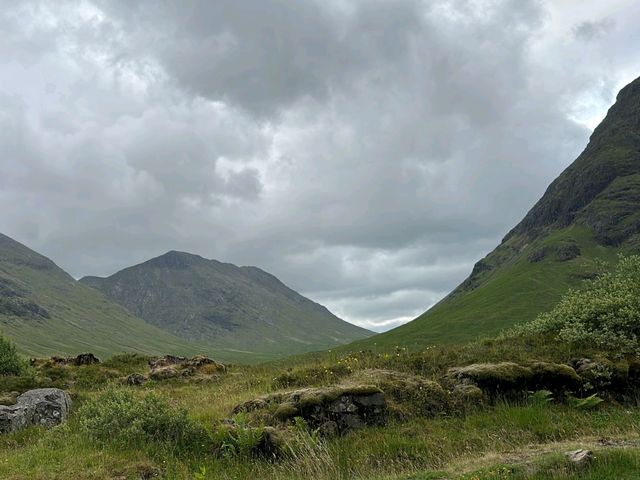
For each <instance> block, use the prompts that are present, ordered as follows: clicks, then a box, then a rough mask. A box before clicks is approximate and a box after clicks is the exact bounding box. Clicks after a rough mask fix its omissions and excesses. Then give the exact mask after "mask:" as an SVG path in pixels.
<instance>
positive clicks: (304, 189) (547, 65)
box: [0, 0, 640, 331]
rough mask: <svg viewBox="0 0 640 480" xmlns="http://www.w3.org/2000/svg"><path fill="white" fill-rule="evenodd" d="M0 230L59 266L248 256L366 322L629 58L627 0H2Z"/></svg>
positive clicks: (413, 286)
mask: <svg viewBox="0 0 640 480" xmlns="http://www.w3.org/2000/svg"><path fill="white" fill-rule="evenodd" d="M0 7H1V8H0V31H1V32H2V34H1V35H0V202H1V203H0V204H1V205H2V208H1V209H0V232H2V233H4V234H6V235H9V236H11V237H12V238H14V239H16V240H18V241H20V242H22V243H25V244H26V245H28V246H29V247H31V248H33V249H35V250H37V251H39V252H40V253H43V254H45V255H47V256H49V257H50V258H51V259H53V260H54V261H55V262H56V263H57V264H58V265H60V266H61V267H62V268H64V269H65V270H67V271H68V272H69V273H71V274H72V275H73V276H75V277H76V278H79V277H82V276H84V275H110V274H112V273H114V272H116V271H118V270H119V269H121V268H123V267H126V266H130V265H133V264H136V263H140V262H142V261H145V260H147V259H149V258H151V257H154V256H157V255H160V254H162V253H164V252H166V251H168V250H182V251H187V252H191V253H197V254H200V255H202V256H204V257H207V258H215V259H218V260H221V261H226V262H231V263H235V264H238V265H255V266H258V267H260V268H263V269H264V270H267V271H269V272H270V273H273V274H274V275H276V276H277V277H279V278H280V279H281V280H282V281H283V282H285V283H286V284H287V285H289V286H290V287H292V288H294V289H296V290H298V291H300V292H301V293H303V294H304V295H306V296H309V297H310V298H312V299H313V300H316V301H318V302H320V303H322V304H324V305H326V306H327V307H328V308H330V309H331V310H332V311H333V312H334V313H336V314H337V315H338V316H340V317H342V318H344V319H345V320H348V321H351V322H353V323H356V324H358V325H361V326H364V327H366V328H370V329H374V330H376V331H383V330H386V329H389V328H392V327H395V326H397V325H400V324H402V323H404V322H406V321H408V320H410V319H412V318H414V317H415V316H417V315H418V314H420V313H422V312H423V311H425V310H426V309H428V308H429V307H430V306H431V305H433V304H434V303H435V302H437V301H438V300H439V299H441V298H442V297H443V296H444V295H446V294H447V293H448V292H449V291H450V290H451V289H452V288H454V287H455V286H456V285H457V284H458V283H460V282H461V281H462V280H464V278H465V277H466V276H467V275H468V274H469V273H470V271H471V268H472V266H473V264H474V263H475V262H476V261H477V260H478V259H480V258H482V257H483V256H485V255H486V254H487V253H488V252H490V251H491V250H492V249H493V248H494V247H495V246H496V245H497V244H498V243H499V242H500V240H501V238H502V237H503V236H504V235H505V234H506V233H507V231H508V230H510V228H511V227H513V226H514V225H515V224H516V223H517V222H518V221H519V220H520V219H521V218H522V217H523V216H524V214H525V213H526V212H527V211H528V209H529V208H530V207H531V206H532V205H533V203H534V202H535V201H536V200H537V199H538V198H539V197H540V196H541V195H542V194H543V193H544V190H545V188H546V186H547V185H548V184H549V183H550V182H551V180H553V179H554V178H555V177H556V176H557V175H558V174H559V173H560V172H561V171H562V170H563V169H564V168H565V167H566V166H568V165H569V164H570V163H571V161H572V160H573V159H575V157H576V156H577V155H578V154H579V153H580V152H581V150H582V149H583V148H584V146H585V145H586V142H587V141H588V138H589V135H590V133H591V130H592V129H593V128H594V127H595V126H596V125H597V124H598V122H599V121H600V120H601V119H602V118H603V117H604V115H605V113H606V111H607V109H608V107H609V106H610V105H611V103H612V102H613V101H614V100H615V95H616V93H617V91H618V90H619V89H620V88H621V87H622V86H624V85H625V84H626V83H628V82H630V81H631V80H633V79H634V78H636V77H638V76H640V49H638V45H640V1H625V0H607V1H606V2H603V1H600V0H598V1H595V0H575V1H573V0H548V1H535V0H504V1H493V0H351V1H347V0H318V1H315V0H194V1H190V2H181V1H177V0H175V1H156V0H140V1H136V2H131V1H129V0H109V1H106V0H105V1H101V0H95V1H94V0H86V1H66V0H56V1H55V2H51V1H41V2H40V1H31V0H24V1H20V2H15V1H13V0H0Z"/></svg>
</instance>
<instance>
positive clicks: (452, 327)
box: [350, 78, 640, 348]
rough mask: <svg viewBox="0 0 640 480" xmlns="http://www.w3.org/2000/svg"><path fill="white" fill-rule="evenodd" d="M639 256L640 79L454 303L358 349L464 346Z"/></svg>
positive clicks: (453, 295) (448, 300)
mask: <svg viewBox="0 0 640 480" xmlns="http://www.w3.org/2000/svg"><path fill="white" fill-rule="evenodd" d="M630 252H640V78H639V79H636V80H635V81H633V82H632V83H631V84H629V85H627V86H626V87H625V88H623V89H622V90H621V91H620V93H619V94H618V97H617V100H616V103H615V104H614V105H613V106H612V107H611V108H610V109H609V112H608V113H607V116H606V118H605V119H604V120H603V121H602V123H601V124H600V125H599V126H598V127H597V128H596V129H595V130H594V132H593V134H592V135H591V138H590V141H589V144H588V145H587V147H586V149H585V150H584V151H583V152H582V154H581V155H580V156H579V157H578V158H577V159H576V160H575V162H573V164H571V165H570V166H569V167H568V168H567V169H566V170H565V171H564V172H562V174H561V175H560V176H559V177H558V178H557V179H556V180H554V181H553V183H551V185H550V186H549V188H548V189H547V191H546V192H545V194H544V196H543V197H542V198H541V199H540V200H539V201H538V202H537V203H536V204H535V206H534V207H533V208H532V209H531V211H529V213H528V214H527V215H526V216H525V218H524V219H523V220H522V221H521V222H520V223H519V224H518V225H517V226H516V227H515V228H514V229H513V230H511V231H510V232H509V233H508V234H507V235H506V237H505V238H504V240H503V241H502V243H501V244H500V245H499V246H498V247H497V248H496V249H495V250H494V251H493V252H491V253H490V254H489V255H487V256H486V257H485V258H484V259H482V260H480V261H479V262H478V263H476V265H475V266H474V268H473V271H472V272H471V275H470V276H469V277H468V278H467V279H466V280H465V281H464V282H463V283H462V284H461V285H460V286H458V287H457V288H456V289H455V290H454V291H453V292H452V293H451V294H450V295H449V296H448V297H446V298H445V299H444V300H442V301H441V302H440V303H438V304H437V305H435V306H434V307H433V308H431V309H430V310H428V311H427V312H426V313H424V314H422V315H421V316H420V317H418V318H417V319H415V320H413V321H412V322H410V323H408V324H406V325H403V326H401V327H398V328H396V329H394V330H391V331H389V332H387V333H384V334H381V335H377V336H375V337H372V338H370V339H368V340H366V341H364V342H357V343H356V344H354V345H352V346H350V348H352V347H353V348H362V347H372V346H375V347H381V348H388V347H391V346H394V345H407V346H412V347H416V348H420V347H423V346H425V345H429V344H434V343H442V342H454V341H465V340H469V339H472V338H475V337H477V336H479V335H489V334H493V333H496V332H497V331H499V330H501V329H503V328H505V327H508V326H510V325H513V324H514V323H522V322H525V321H528V320H531V319H533V318H534V317H535V316H536V315H537V314H538V313H540V312H542V311H545V310H548V309H549V308H550V307H552V306H553V305H554V304H555V302H557V300H558V299H559V298H560V296H561V295H562V294H563V293H564V292H565V291H566V290H567V289H568V288H570V287H578V286H579V285H580V283H581V281H582V280H583V279H585V278H588V277H590V276H593V275H594V273H595V271H596V269H597V268H598V266H597V264H598V260H604V261H607V262H613V261H615V260H616V257H617V254H618V253H630Z"/></svg>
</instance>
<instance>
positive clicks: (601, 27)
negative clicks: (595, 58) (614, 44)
mask: <svg viewBox="0 0 640 480" xmlns="http://www.w3.org/2000/svg"><path fill="white" fill-rule="evenodd" d="M614 27H615V21H614V20H613V19H612V18H609V17H607V18H603V19H602V20H597V21H584V22H580V23H579V24H577V25H574V27H573V29H572V32H573V34H574V35H575V37H576V38H579V39H580V40H586V41H591V40H595V39H598V38H600V37H603V36H605V35H607V34H608V33H609V32H611V30H613V28H614Z"/></svg>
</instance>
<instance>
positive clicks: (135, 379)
mask: <svg viewBox="0 0 640 480" xmlns="http://www.w3.org/2000/svg"><path fill="white" fill-rule="evenodd" d="M126 381H127V385H142V384H143V383H144V382H146V381H147V377H146V376H144V375H142V374H141V373H132V374H131V375H129V376H128V377H127V380H126Z"/></svg>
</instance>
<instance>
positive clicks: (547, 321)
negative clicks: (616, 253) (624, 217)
mask: <svg viewBox="0 0 640 480" xmlns="http://www.w3.org/2000/svg"><path fill="white" fill-rule="evenodd" d="M516 332H517V333H521V334H527V333H556V334H557V336H558V339H559V340H561V341H565V342H568V343H571V344H581V345H592V346H597V347H600V348H604V349H608V350H615V351H618V352H620V353H640V345H639V343H638V341H639V339H640V256H638V255H632V256H629V257H622V256H621V257H620V261H619V262H618V264H617V265H616V267H615V269H614V270H613V271H612V272H608V273H603V274H601V275H600V276H598V277H597V278H596V279H595V280H591V281H587V282H586V285H585V288H583V289H581V290H570V291H569V292H567V293H566V294H565V295H564V297H563V298H562V299H561V300H560V302H559V303H558V304H557V305H556V306H555V307H554V308H553V310H551V311H550V312H546V313H542V314H540V315H539V316H538V317H537V318H536V319H535V320H534V321H533V322H531V323H529V324H525V325H522V326H520V327H518V328H517V329H516Z"/></svg>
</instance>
